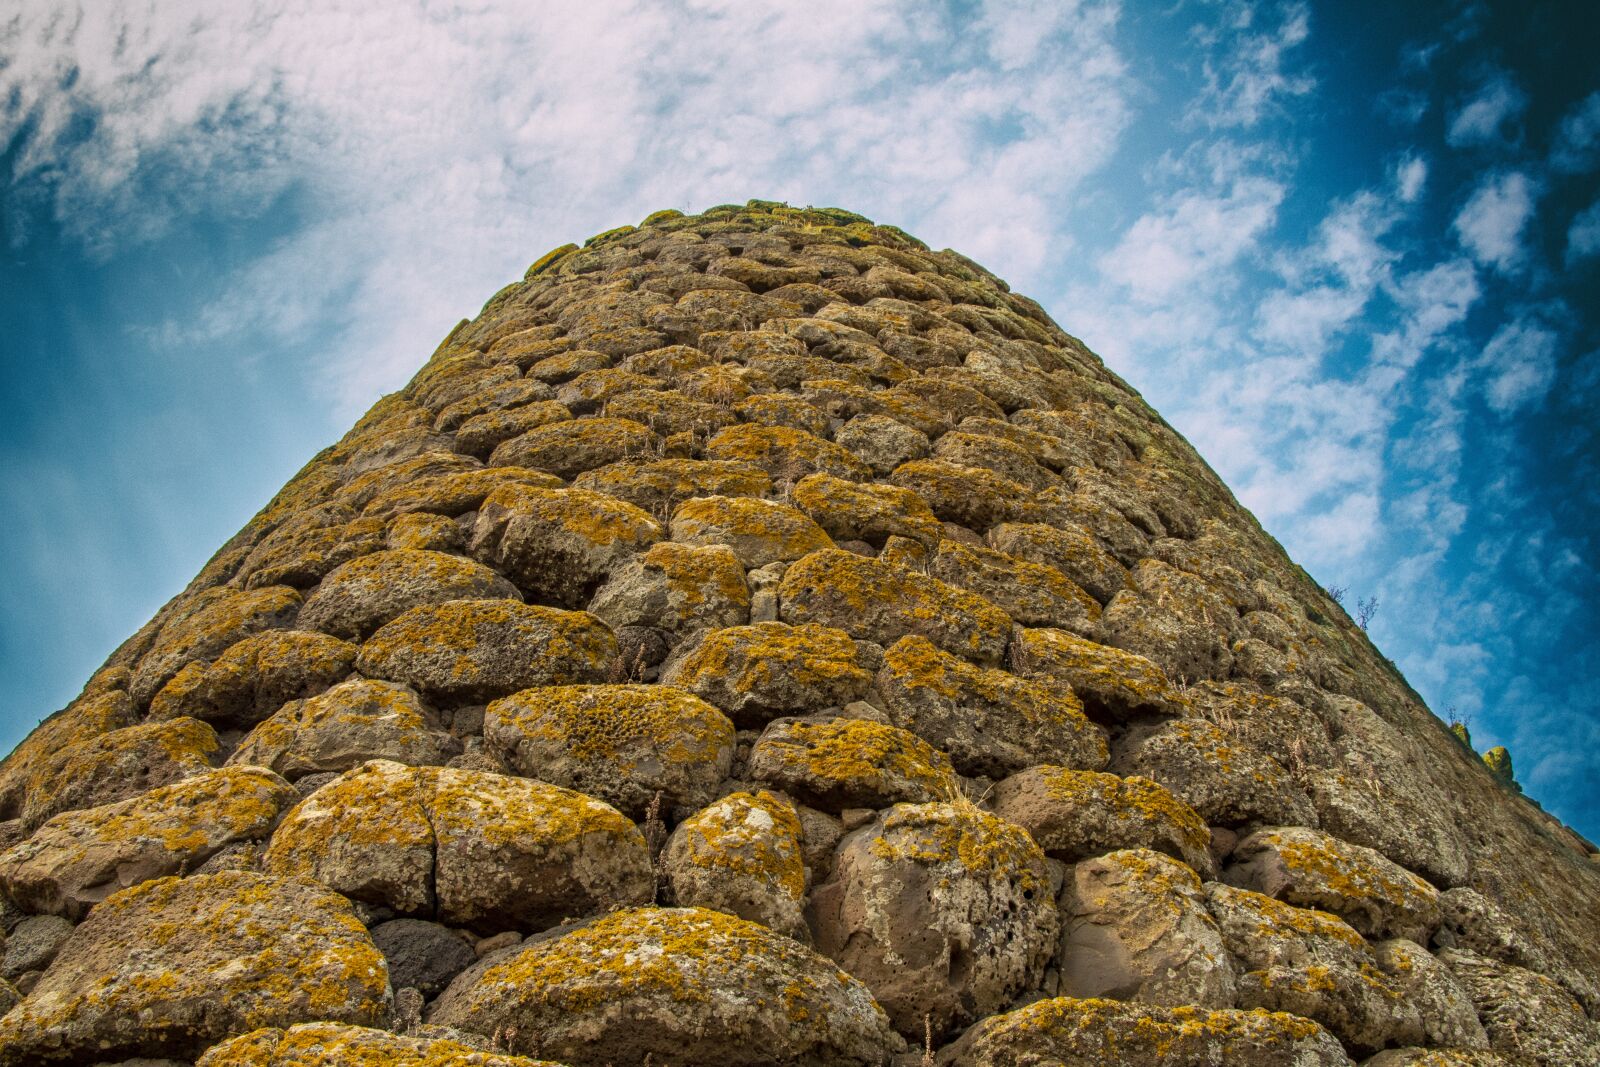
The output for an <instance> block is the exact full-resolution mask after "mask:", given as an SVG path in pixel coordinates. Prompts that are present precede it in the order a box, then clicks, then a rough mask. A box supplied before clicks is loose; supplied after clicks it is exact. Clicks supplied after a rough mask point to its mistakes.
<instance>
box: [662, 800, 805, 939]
mask: <svg viewBox="0 0 1600 1067" xmlns="http://www.w3.org/2000/svg"><path fill="white" fill-rule="evenodd" d="M802 835H803V831H802V829H801V826H800V817H799V815H798V813H797V812H796V811H795V806H794V805H793V804H792V803H790V802H789V801H788V800H787V799H785V798H784V797H782V796H780V795H778V794H774V793H769V792H767V791H765V790H762V791H761V792H758V793H734V794H731V795H730V796H725V797H723V798H722V799H720V800H718V801H716V802H715V803H714V804H711V805H710V806H708V807H706V808H703V809H701V810H700V811H698V812H696V813H695V814H694V815H692V816H690V817H689V818H688V819H685V820H684V821H683V822H682V823H680V824H679V825H678V828H677V829H676V830H674V831H673V832H672V837H671V838H670V839H669V840H668V841H667V846H666V848H665V849H664V850H663V851H662V854H661V864H662V869H663V871H664V872H665V873H666V876H667V881H668V884H670V885H671V887H672V895H673V898H674V900H675V902H676V903H677V904H679V905H680V906H682V907H694V908H709V909H711V910H712V911H723V912H727V913H728V914H730V915H737V916H738V917H739V918H741V919H748V920H749V921H751V922H755V923H760V924H761V925H762V926H767V927H771V928H772V929H773V930H776V931H777V932H778V933H780V934H786V935H788V936H789V937H794V938H798V939H800V940H802V941H809V940H810V937H811V935H810V932H809V931H808V930H807V929H806V923H805V916H804V914H803V910H804V907H805V891H806V868H805V857H804V852H803V849H802V845H801V839H802Z"/></svg>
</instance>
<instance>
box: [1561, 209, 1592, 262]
mask: <svg viewBox="0 0 1600 1067" xmlns="http://www.w3.org/2000/svg"><path fill="white" fill-rule="evenodd" d="M1596 254H1600V200H1596V201H1595V202H1594V203H1592V204H1590V205H1589V206H1588V207H1586V208H1584V209H1583V210H1582V211H1580V212H1578V214H1577V215H1576V216H1574V217H1573V219H1572V225H1571V226H1568V227H1567V264H1568V265H1569V266H1570V265H1572V264H1573V263H1576V262H1577V261H1578V260H1580V259H1587V258H1589V257H1590V256H1593V255H1596Z"/></svg>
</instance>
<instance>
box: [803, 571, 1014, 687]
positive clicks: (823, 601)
mask: <svg viewBox="0 0 1600 1067" xmlns="http://www.w3.org/2000/svg"><path fill="white" fill-rule="evenodd" d="M778 596H779V598H780V601H781V604H782V608H781V611H782V615H783V619H784V621H785V622H789V623H808V622H816V623H821V624H823V625H828V626H837V627H838V628H840V629H842V630H845V631H846V632H848V633H849V634H851V635H852V636H853V637H857V638H860V639H861V640H865V641H874V642H876V643H878V644H880V645H888V644H891V643H892V642H894V641H897V640H899V639H900V638H901V637H903V636H905V635H907V634H919V635H921V636H924V637H927V638H928V639H929V640H930V641H932V642H933V643H934V644H936V645H938V646H940V647H941V648H943V649H945V650H946V651H948V652H954V653H956V654H958V655H962V656H967V657H968V658H970V659H974V660H978V661H979V662H986V663H996V662H998V661H999V660H1000V658H1001V657H1002V656H1003V655H1004V654H1005V649H1006V643H1007V641H1008V640H1009V639H1010V636H1011V619H1010V617H1009V616H1007V615H1006V613H1005V612H1003V611H1001V610H1000V609H999V608H997V607H995V606H994V605H993V604H991V603H990V602H989V601H987V600H985V599H983V598H982V597H980V596H977V595H975V594H973V593H969V592H967V591H966V590H964V589H957V588H956V587H954V586H951V585H947V584H945V583H944V582H941V581H939V580H938V579H936V578H929V577H927V576H925V575H921V574H916V573H914V572H912V571H908V570H905V569H904V568H901V567H896V566H894V565H892V564H888V563H883V562H881V561H879V560H875V559H867V558H865V557H862V556H858V555H856V554H854V553H853V552H844V551H841V550H839V549H825V550H823V551H820V552H813V553H812V554H811V555H809V556H806V557H805V558H804V559H802V560H800V561H799V562H797V563H793V564H791V565H790V566H789V569H788V570H787V571H785V572H784V576H783V583H782V585H780V586H779V588H778Z"/></svg>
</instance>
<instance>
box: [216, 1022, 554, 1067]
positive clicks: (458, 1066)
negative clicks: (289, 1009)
mask: <svg viewBox="0 0 1600 1067" xmlns="http://www.w3.org/2000/svg"><path fill="white" fill-rule="evenodd" d="M195 1067H561V1065H560V1064H556V1063H550V1062H548V1061H545V1060H530V1059H527V1058H526V1057H523V1056H510V1055H506V1054H503V1053H498V1052H484V1051H483V1050H482V1049H478V1048H473V1047H472V1046H470V1045H463V1044H461V1043H460V1042H457V1041H451V1040H449V1039H447V1038H426V1037H406V1036H402V1035H400V1034H394V1033H390V1032H389V1031H387V1030H373V1029H369V1028H367V1027H361V1026H342V1025H340V1024H338V1023H303V1024H301V1025H299V1026H291V1027H290V1028H289V1029H287V1030H281V1029H277V1028H272V1029H264V1030H253V1031H251V1032H250V1033H248V1034H243V1035H241V1036H239V1037H236V1038H233V1039H232V1040H230V1041H224V1042H223V1043H222V1044H220V1045H216V1046H213V1047H212V1048H211V1050H210V1051H208V1052H207V1053H206V1054H205V1055H204V1056H201V1057H200V1059H199V1060H198V1061H197V1062H196V1064H195Z"/></svg>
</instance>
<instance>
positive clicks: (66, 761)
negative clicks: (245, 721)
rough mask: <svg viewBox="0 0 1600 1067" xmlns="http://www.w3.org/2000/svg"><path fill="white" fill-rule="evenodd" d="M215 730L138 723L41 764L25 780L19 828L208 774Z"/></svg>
mask: <svg viewBox="0 0 1600 1067" xmlns="http://www.w3.org/2000/svg"><path fill="white" fill-rule="evenodd" d="M221 748H222V745H221V742H220V741H218V739H217V735H216V731H214V730H212V729H211V727H210V726H207V725H206V724H205V723H203V722H201V721H199V720H198V719H189V718H182V719H168V720H166V721H165V722H142V723H139V724H138V725H137V726H124V727H123V728H122V729H120V730H112V731H111V732H109V733H104V734H100V735H98V736H96V737H91V738H87V739H85V740H83V741H82V742H80V743H79V744H77V745H74V746H72V747H70V748H64V749H61V750H59V751H57V752H54V753H52V754H51V755H50V756H48V757H47V758H45V759H41V760H40V761H39V763H38V765H37V766H35V768H34V771H33V774H31V775H30V776H29V778H28V785H27V799H26V801H25V803H24V804H23V807H22V822H23V825H25V826H29V827H34V826H38V825H40V824H42V823H43V822H44V821H45V820H46V819H48V818H50V816H52V815H55V814H57V813H58V812H63V811H72V810H74V809H77V808H92V807H96V806H98V805H101V804H110V803H113V802H115V801H118V800H123V799H125V798H127V797H131V796H137V795H139V794H140V793H143V792H145V791H146V790H149V789H154V788H155V787H156V786H160V785H168V784H170V783H172V782H178V781H182V780H183V779H185V778H189V777H191V776H193V775H196V774H201V773H203V772H205V771H209V770H210V769H211V768H212V767H213V766H214V765H215V764H216V762H217V760H218V757H219V755H220V753H221Z"/></svg>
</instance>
